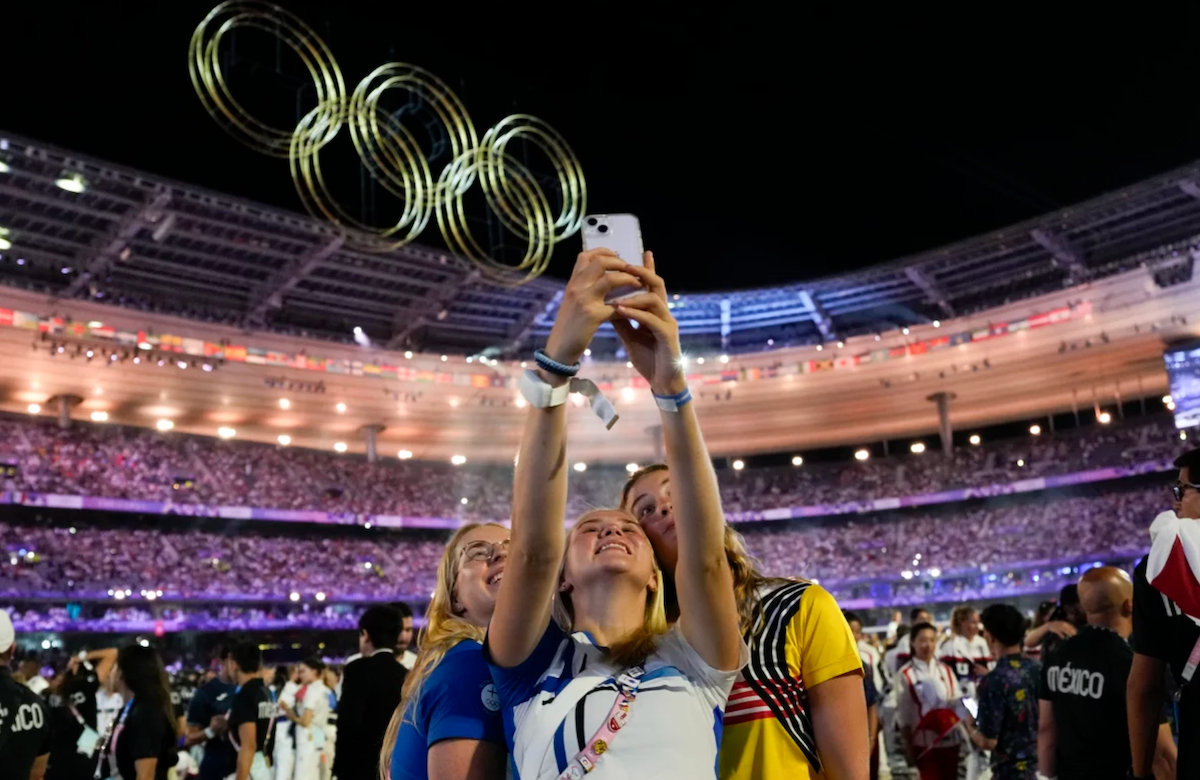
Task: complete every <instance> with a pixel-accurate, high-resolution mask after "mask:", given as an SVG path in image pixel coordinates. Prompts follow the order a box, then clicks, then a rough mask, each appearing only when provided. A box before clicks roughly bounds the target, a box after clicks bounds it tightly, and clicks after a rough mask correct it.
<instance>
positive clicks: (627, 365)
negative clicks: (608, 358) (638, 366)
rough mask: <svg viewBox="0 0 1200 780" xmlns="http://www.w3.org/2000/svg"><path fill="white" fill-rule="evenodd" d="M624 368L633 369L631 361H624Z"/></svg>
mask: <svg viewBox="0 0 1200 780" xmlns="http://www.w3.org/2000/svg"><path fill="white" fill-rule="evenodd" d="M625 368H633V361H632V360H626V361H625Z"/></svg>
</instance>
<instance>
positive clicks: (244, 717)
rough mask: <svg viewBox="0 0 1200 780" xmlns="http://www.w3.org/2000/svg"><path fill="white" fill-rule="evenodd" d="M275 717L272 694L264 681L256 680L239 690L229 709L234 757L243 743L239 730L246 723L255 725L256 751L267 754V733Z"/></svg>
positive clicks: (230, 737) (230, 735) (230, 740)
mask: <svg viewBox="0 0 1200 780" xmlns="http://www.w3.org/2000/svg"><path fill="white" fill-rule="evenodd" d="M274 715H275V703H274V702H272V701H271V693H270V691H268V690H267V686H266V684H265V683H263V681H262V680H260V679H258V678H255V679H253V680H251V681H250V682H248V683H246V684H245V685H243V686H242V687H241V688H240V689H238V691H237V693H235V694H234V696H233V706H232V707H230V708H229V736H228V739H229V742H230V748H231V749H232V750H233V752H234V755H236V754H237V752H238V746H239V745H240V744H241V742H242V737H241V733H240V732H239V729H240V728H241V727H242V725H243V724H245V723H253V724H255V726H256V730H255V746H254V750H255V751H256V752H259V753H265V752H266V751H265V749H264V748H265V746H266V743H267V732H268V731H269V730H270V728H271V720H272V719H273V716H274Z"/></svg>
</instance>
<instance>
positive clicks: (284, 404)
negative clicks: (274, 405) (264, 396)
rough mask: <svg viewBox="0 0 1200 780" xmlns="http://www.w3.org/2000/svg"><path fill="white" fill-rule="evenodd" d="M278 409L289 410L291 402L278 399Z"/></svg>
mask: <svg viewBox="0 0 1200 780" xmlns="http://www.w3.org/2000/svg"><path fill="white" fill-rule="evenodd" d="M279 408H280V409H291V408H292V402H291V401H289V400H288V399H286V398H280V399H279Z"/></svg>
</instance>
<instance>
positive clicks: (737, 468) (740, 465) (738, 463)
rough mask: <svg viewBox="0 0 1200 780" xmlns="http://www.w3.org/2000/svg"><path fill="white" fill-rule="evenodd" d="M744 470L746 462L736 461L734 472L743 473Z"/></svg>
mask: <svg viewBox="0 0 1200 780" xmlns="http://www.w3.org/2000/svg"><path fill="white" fill-rule="evenodd" d="M744 468H746V461H744V460H735V461H734V462H733V470H734V471H741V470H742V469H744Z"/></svg>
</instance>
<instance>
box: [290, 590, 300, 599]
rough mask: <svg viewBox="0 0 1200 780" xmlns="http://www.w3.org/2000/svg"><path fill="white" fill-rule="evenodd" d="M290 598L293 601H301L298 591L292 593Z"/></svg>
mask: <svg viewBox="0 0 1200 780" xmlns="http://www.w3.org/2000/svg"><path fill="white" fill-rule="evenodd" d="M288 598H289V599H291V600H292V601H299V600H300V594H299V593H297V592H296V591H292V592H291V593H289V594H288Z"/></svg>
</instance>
